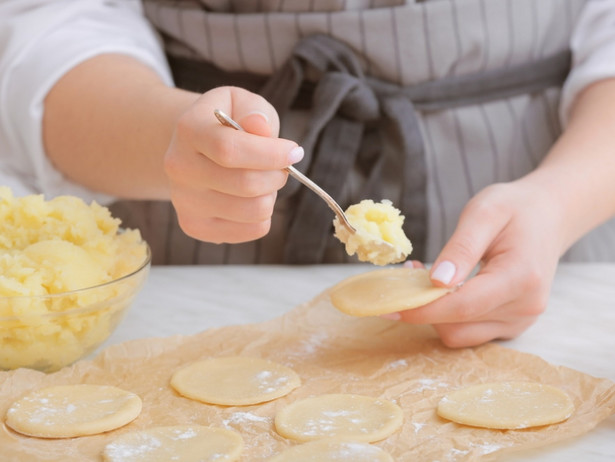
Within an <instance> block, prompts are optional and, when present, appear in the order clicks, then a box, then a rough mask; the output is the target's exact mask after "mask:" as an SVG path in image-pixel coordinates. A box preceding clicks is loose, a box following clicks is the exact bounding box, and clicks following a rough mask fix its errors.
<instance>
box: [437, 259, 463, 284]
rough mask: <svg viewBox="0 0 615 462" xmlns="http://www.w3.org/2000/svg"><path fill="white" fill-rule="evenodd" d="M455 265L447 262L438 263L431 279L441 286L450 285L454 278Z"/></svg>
mask: <svg viewBox="0 0 615 462" xmlns="http://www.w3.org/2000/svg"><path fill="white" fill-rule="evenodd" d="M455 271H457V268H455V265H454V264H453V263H451V262H450V261H448V260H445V261H443V262H440V264H439V265H438V266H436V269H435V270H433V273H431V278H432V279H436V280H438V281H440V282H441V283H442V284H450V282H451V281H452V280H453V277H455Z"/></svg>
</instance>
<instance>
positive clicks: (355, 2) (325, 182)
mask: <svg viewBox="0 0 615 462" xmlns="http://www.w3.org/2000/svg"><path fill="white" fill-rule="evenodd" d="M584 3H585V0H541V1H539V2H538V1H536V0H427V1H412V0H406V1H403V0H312V1H297V0H293V1H291V0H288V1H284V0H200V1H199V0H173V1H170V0H144V10H145V14H146V16H147V17H148V19H149V20H150V21H151V23H152V24H153V25H154V27H155V28H156V29H157V30H158V31H159V32H160V33H161V35H162V37H163V39H164V44H165V49H166V52H167V56H168V59H169V62H170V64H171V68H172V71H173V73H174V77H175V80H176V83H177V85H178V86H179V87H182V88H186V89H189V90H193V91H198V92H203V91H206V90H208V89H210V88H214V87H216V86H220V85H237V86H242V87H244V88H248V89H250V90H252V91H255V92H258V93H260V94H262V95H263V96H265V97H266V98H267V99H268V100H269V101H270V102H272V104H273V105H274V106H275V107H276V109H277V110H278V112H279V113H280V116H281V122H282V124H281V136H283V137H286V138H290V139H294V140H296V141H297V142H298V143H299V144H301V145H302V146H303V147H304V148H305V152H306V156H305V158H304V160H303V161H302V162H301V163H299V164H298V165H297V167H298V168H299V169H300V170H302V171H303V172H304V173H306V174H307V175H308V176H310V177H311V178H312V179H313V180H314V181H315V182H316V183H318V184H319V185H321V186H322V187H323V188H324V189H326V190H327V191H328V192H329V193H330V194H331V195H332V196H333V197H334V198H336V199H337V200H338V202H340V205H342V207H344V208H345V207H346V206H348V205H350V204H353V203H356V202H358V201H360V200H361V199H364V198H370V199H374V200H380V199H383V198H386V199H390V200H392V201H393V203H394V204H395V205H396V206H397V207H399V208H400V209H401V210H402V213H403V214H404V215H405V216H406V223H405V230H406V233H407V235H408V237H409V238H410V240H411V241H412V242H413V245H414V247H415V251H414V252H413V255H412V258H415V259H419V260H423V261H433V259H435V257H436V256H437V254H438V253H439V251H440V249H441V248H442V246H443V245H444V244H445V242H446V241H447V239H448V238H449V237H450V235H451V234H452V232H453V230H454V229H455V226H456V223H457V220H458V217H459V214H460V212H461V210H462V208H463V207H464V205H465V204H466V203H467V201H468V200H469V199H470V198H471V197H472V196H474V195H475V194H476V193H477V192H478V191H480V190H481V189H482V188H484V187H485V186H487V185H489V184H492V183H495V182H506V181H511V180H514V179H517V178H519V177H521V176H523V175H525V174H526V173H528V172H529V171H531V170H532V169H534V168H535V167H536V166H537V164H538V163H539V162H540V161H541V159H542V158H543V157H544V155H545V154H546V153H547V151H548V150H549V148H550V146H551V145H552V144H553V143H554V141H555V140H556V138H557V137H558V135H559V133H560V126H559V122H558V115H557V110H558V103H559V95H560V88H561V85H562V83H563V81H564V79H565V77H566V75H567V72H568V69H569V63H570V56H569V51H568V44H569V39H570V35H571V32H572V29H573V26H574V18H576V17H577V16H578V13H579V11H580V9H581V8H582V7H583V4H584ZM112 210H113V213H115V214H116V215H117V216H119V217H120V218H122V220H123V222H124V225H125V226H128V227H137V228H139V229H141V231H142V233H143V235H144V237H145V239H146V240H147V241H148V242H150V244H151V246H152V249H153V255H154V263H158V264H161V263H163V264H189V263H201V264H220V263H236V264H243V263H245V264H248V263H270V264H273V263H298V264H307V263H340V262H348V261H354V260H353V259H352V258H350V257H348V256H347V255H346V254H345V252H344V248H343V246H342V245H341V244H340V243H339V242H338V241H337V240H336V239H335V238H334V237H333V233H332V224H331V222H332V218H333V216H332V213H331V211H330V210H329V209H328V208H327V206H326V205H325V204H324V202H322V201H321V200H320V199H319V198H318V197H317V196H315V195H314V194H313V193H312V192H311V191H309V190H307V189H306V188H303V187H300V186H299V184H298V183H297V182H295V181H294V180H292V179H289V181H288V184H287V185H286V186H285V187H284V188H283V189H282V190H281V191H280V193H279V195H278V201H277V204H276V209H275V211H274V215H273V221H272V229H271V232H270V233H269V234H268V235H267V236H266V237H264V238H262V239H259V240H257V241H254V242H249V243H244V244H233V245H229V244H219V245H218V244H209V243H204V242H199V241H196V240H193V239H191V238H189V237H187V236H186V235H185V234H184V233H183V232H182V231H181V229H180V228H179V226H178V224H177V219H176V216H175V213H174V210H173V208H172V206H171V204H170V203H167V202H136V201H124V202H119V203H116V204H114V205H113V206H112ZM614 229H615V225H614V224H613V223H608V224H606V225H604V226H603V227H601V228H599V229H597V230H595V231H594V232H592V233H591V234H590V235H588V236H587V237H586V238H584V239H583V240H582V241H581V242H579V243H578V244H576V245H575V246H574V247H573V248H572V249H571V250H570V251H569V252H568V254H567V255H566V256H565V258H566V259H569V260H577V261H578V260H605V259H611V260H615V245H611V243H614V242H615V231H614Z"/></svg>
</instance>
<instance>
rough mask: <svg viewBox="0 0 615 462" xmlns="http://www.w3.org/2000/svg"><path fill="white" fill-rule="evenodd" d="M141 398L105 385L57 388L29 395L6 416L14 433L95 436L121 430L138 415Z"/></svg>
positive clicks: (49, 435)
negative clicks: (120, 428) (117, 429)
mask: <svg viewBox="0 0 615 462" xmlns="http://www.w3.org/2000/svg"><path fill="white" fill-rule="evenodd" d="M141 406H142V402H141V398H139V396H137V395H136V394H134V393H131V392H129V391H125V390H121V389H119V388H116V387H112V386H106V385H85V384H80V385H60V386H54V387H49V388H43V389H41V390H36V391H34V392H31V393H29V394H27V395H25V396H23V397H22V398H20V399H19V400H17V401H15V403H13V404H12V405H11V407H10V408H9V410H8V411H7V414H6V424H7V425H8V426H9V427H11V428H12V429H13V430H15V431H17V432H19V433H21V434H24V435H29V436H37V437H41V438H72V437H75V436H85V435H95V434H97V433H103V432H107V431H110V430H114V429H116V428H119V427H122V426H124V425H126V424H127V423H129V422H131V421H133V420H134V419H136V418H137V416H138V415H139V414H140V413H141Z"/></svg>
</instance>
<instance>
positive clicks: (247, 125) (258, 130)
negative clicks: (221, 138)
mask: <svg viewBox="0 0 615 462" xmlns="http://www.w3.org/2000/svg"><path fill="white" fill-rule="evenodd" d="M237 122H238V123H239V125H241V126H242V128H243V129H244V130H245V131H247V132H248V133H251V134H253V135H259V136H271V134H272V128H271V126H270V124H269V117H268V116H267V114H265V113H264V112H261V111H253V112H250V113H249V114H246V115H245V116H244V117H241V118H240V119H239V120H238V121H237Z"/></svg>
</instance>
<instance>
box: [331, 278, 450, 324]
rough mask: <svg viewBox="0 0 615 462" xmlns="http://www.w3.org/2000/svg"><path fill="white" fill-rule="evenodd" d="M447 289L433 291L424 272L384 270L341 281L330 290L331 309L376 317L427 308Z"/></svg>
mask: <svg viewBox="0 0 615 462" xmlns="http://www.w3.org/2000/svg"><path fill="white" fill-rule="evenodd" d="M448 292H449V289H447V288H445V287H435V286H433V285H432V284H431V280H430V279H429V271H428V270H426V269H424V268H387V269H381V270H377V271H369V272H367V273H362V274H358V275H356V276H352V277H350V278H347V279H344V280H343V281H341V282H340V283H338V284H337V285H335V286H333V288H331V290H330V292H329V293H330V297H331V302H332V303H333V306H335V307H336V308H337V309H338V310H340V311H342V312H343V313H346V314H350V315H353V316H378V315H381V314H387V313H395V312H398V311H403V310H410V309H412V308H418V307H419V306H423V305H426V304H427V303H429V302H432V301H434V300H436V299H438V298H440V297H442V296H443V295H445V294H447V293H448Z"/></svg>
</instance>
